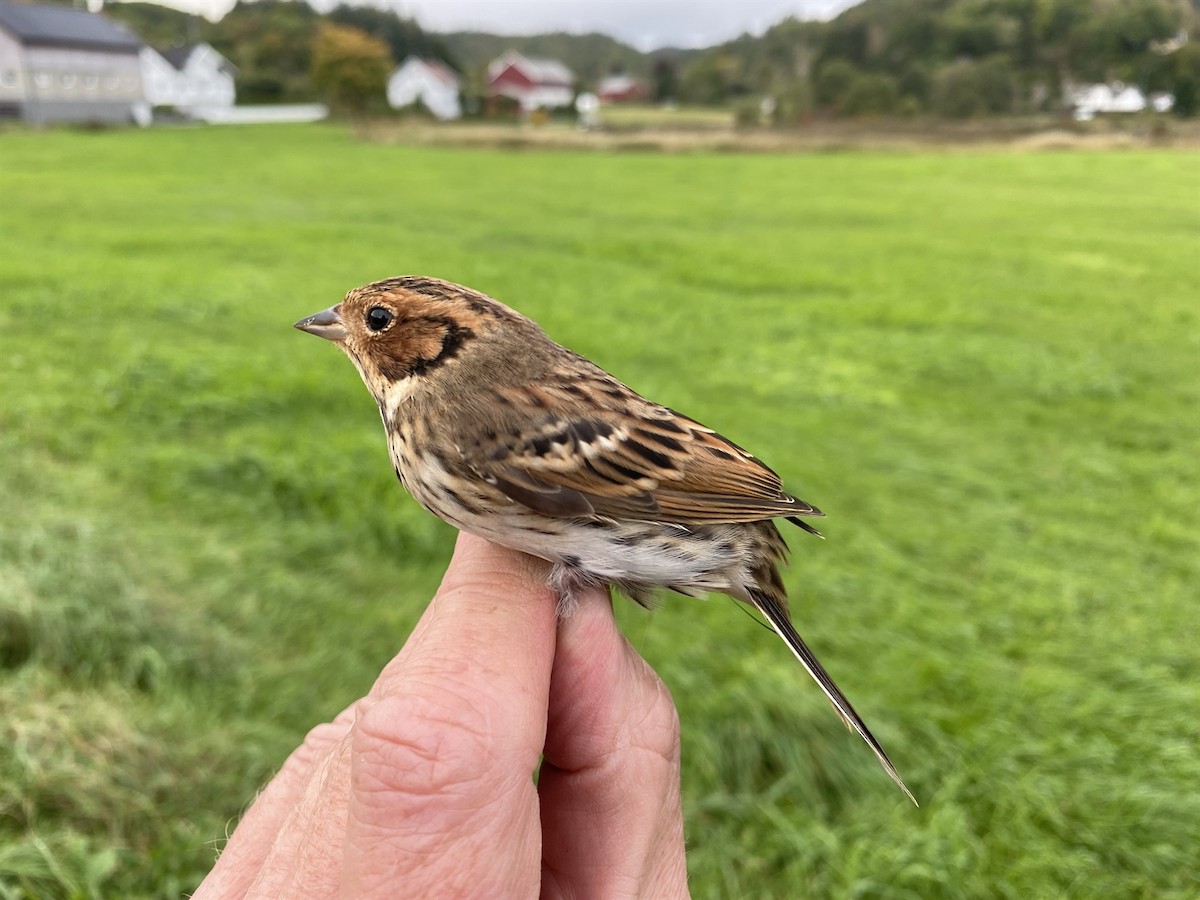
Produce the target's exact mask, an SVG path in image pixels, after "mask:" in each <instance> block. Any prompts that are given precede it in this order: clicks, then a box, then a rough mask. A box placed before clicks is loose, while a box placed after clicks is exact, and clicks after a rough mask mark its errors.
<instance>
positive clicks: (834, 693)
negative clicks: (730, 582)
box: [750, 589, 920, 806]
mask: <svg viewBox="0 0 1200 900" xmlns="http://www.w3.org/2000/svg"><path fill="white" fill-rule="evenodd" d="M750 596H751V598H752V599H753V600H754V605H755V606H757V607H758V608H759V609H760V610H762V614H763V615H764V616H766V617H767V619H768V620H769V621H770V623H771V625H772V627H773V628H774V629H775V631H776V633H777V634H778V635H779V636H780V637H781V638H783V640H784V643H786V644H787V645H788V646H789V647H790V648H791V649H792V652H793V653H794V654H796V658H797V659H798V660H800V664H801V665H803V666H804V668H805V670H807V672H808V674H809V675H811V676H812V678H813V681H815V682H816V683H817V684H818V685H820V687H821V690H822V691H824V692H825V696H826V697H828V698H829V702H830V703H832V704H833V708H834V709H836V710H837V713H838V715H839V716H841V717H842V721H843V722H845V723H846V727H847V728H852V729H854V730H855V731H857V732H858V733H859V735H860V736H861V737H862V739H863V740H864V741H866V742H867V746H868V747H870V748H871V751H872V752H873V753H874V754H875V757H876V758H877V759H878V760H879V763H880V765H882V766H883V770H884V771H885V772H887V773H888V775H890V776H891V778H892V781H894V782H896V784H898V785H900V790H902V791H904V793H905V795H906V796H907V797H908V799H909V800H911V801H912V802H913V805H914V806H920V804H919V803H917V798H916V797H914V796H913V795H912V791H910V790H909V789H908V785H906V784H905V783H904V780H903V779H902V778H901V777H900V773H899V772H897V771H896V767H895V766H893V765H892V761H891V760H890V759H888V755H887V754H886V753H884V751H883V747H881V746H880V744H879V741H877V740H875V735H873V734H871V730H870V729H869V728H867V724H866V723H865V722H864V721H863V720H862V718H861V717H860V716H859V715H858V713H856V712H855V711H854V707H853V706H851V705H850V701H849V700H847V699H846V695H845V694H843V693H842V692H841V690H840V689H839V688H838V686H837V684H835V683H834V680H833V679H832V678H831V677H830V676H829V673H828V672H826V671H825V667H824V666H822V665H821V663H820V662H818V661H817V658H816V656H814V655H813V652H812V651H811V650H809V649H808V645H807V644H805V643H804V641H803V639H802V638H801V637H800V635H799V634H797V633H796V629H795V627H794V626H793V625H792V620H791V619H790V618H789V617H788V614H787V611H786V610H785V609H784V608H783V607H782V606H780V604H779V602H778V601H777V600H775V599H773V598H772V597H769V596H767V595H766V594H765V593H763V592H761V591H758V590H754V589H751V590H750Z"/></svg>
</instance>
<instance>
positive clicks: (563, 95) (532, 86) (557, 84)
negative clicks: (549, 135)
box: [487, 50, 575, 112]
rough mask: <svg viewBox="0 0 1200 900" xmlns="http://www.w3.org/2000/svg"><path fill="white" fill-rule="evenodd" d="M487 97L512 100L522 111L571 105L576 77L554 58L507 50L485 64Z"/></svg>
mask: <svg viewBox="0 0 1200 900" xmlns="http://www.w3.org/2000/svg"><path fill="white" fill-rule="evenodd" d="M487 74H488V86H487V93H488V96H489V97H511V98H512V99H514V100H516V101H517V102H518V103H519V104H520V105H521V110H522V111H523V112H530V111H532V110H535V109H556V108H558V107H563V106H570V105H571V102H572V101H573V100H574V98H575V75H574V73H573V72H572V71H571V70H570V69H568V68H567V67H566V66H564V65H563V64H562V63H560V62H559V61H558V60H556V59H531V58H529V57H527V56H522V55H521V54H520V53H517V52H516V51H515V50H509V51H508V52H507V53H505V54H504V55H503V56H499V57H497V58H496V59H494V60H492V62H491V63H490V64H489V65H488V71H487Z"/></svg>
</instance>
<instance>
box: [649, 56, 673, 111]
mask: <svg viewBox="0 0 1200 900" xmlns="http://www.w3.org/2000/svg"><path fill="white" fill-rule="evenodd" d="M678 96H679V70H678V69H677V68H676V66H675V61H674V60H672V59H670V58H668V57H666V56H660V57H659V58H658V59H656V60H655V61H654V68H653V69H652V70H651V73H650V97H651V99H653V100H654V102H655V103H665V102H666V101H668V100H674V99H675V98H676V97H678Z"/></svg>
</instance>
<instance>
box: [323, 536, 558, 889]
mask: <svg viewBox="0 0 1200 900" xmlns="http://www.w3.org/2000/svg"><path fill="white" fill-rule="evenodd" d="M547 572H548V569H547V567H546V565H545V564H544V563H541V562H539V561H537V560H533V559H532V558H530V557H527V556H524V555H523V554H520V553H516V552H515V551H511V550H506V549H503V548H501V547H497V546H495V545H493V544H490V543H488V542H487V541H484V540H482V539H480V538H475V537H471V536H469V535H461V536H460V537H459V541H458V545H457V547H456V550H455V554H454V559H453V560H452V562H451V564H450V568H449V569H448V570H447V573H446V577H445V579H444V580H443V582H442V586H441V588H440V589H439V590H438V593H437V595H436V596H435V597H434V599H433V601H432V602H431V603H430V605H429V608H428V609H427V610H426V611H425V614H424V615H423V616H422V617H421V621H420V623H419V624H418V625H417V628H416V629H415V630H414V632H413V634H412V636H411V637H410V638H409V640H408V642H407V643H406V644H405V647H404V649H403V650H402V651H401V653H400V654H399V655H398V656H397V657H396V658H395V659H394V660H393V661H392V662H391V663H389V664H388V666H387V668H386V669H385V670H384V672H383V674H382V675H380V677H379V679H378V681H376V683H375V686H374V687H373V688H372V689H371V692H370V694H369V695H368V696H367V697H366V698H365V699H364V700H363V702H362V707H361V709H360V712H359V715H358V720H357V722H356V724H355V726H354V737H353V748H352V755H351V759H352V762H351V775H350V778H351V796H350V810H349V813H350V815H349V821H348V823H347V838H346V840H347V851H348V852H347V855H346V868H345V871H344V872H343V881H342V887H343V892H344V893H347V894H348V895H353V896H362V897H366V896H372V895H374V894H376V893H379V895H381V896H387V895H388V891H393V890H394V888H395V884H396V883H397V881H396V879H398V878H402V879H404V881H403V883H405V884H406V886H407V887H406V890H408V889H411V890H410V893H412V894H413V895H414V896H415V895H420V894H421V890H428V891H431V892H433V891H437V892H446V891H449V892H450V893H451V894H452V893H454V890H453V886H454V885H455V884H457V883H458V882H459V881H460V880H461V881H462V882H463V884H464V886H466V885H469V886H470V888H471V889H472V890H478V889H479V888H480V886H481V885H483V884H487V885H490V886H491V887H492V888H494V889H495V892H493V893H492V894H491V895H492V896H502V895H503V896H508V895H514V894H520V893H525V892H526V890H527V888H528V885H527V884H525V883H524V882H525V881H526V880H527V879H530V878H532V879H533V884H536V878H537V875H538V869H539V864H540V863H539V861H540V856H541V841H540V825H539V821H538V809H537V795H536V791H535V788H534V785H533V772H534V770H535V768H536V766H537V763H538V757H539V754H540V752H541V750H542V745H543V743H544V740H545V733H546V712H547V702H548V701H547V698H548V696H549V689H550V671H551V666H552V663H553V659H554V647H555V602H556V598H555V596H554V593H553V592H552V591H551V590H550V588H549V587H548V586H547V583H546V576H547ZM496 846H506V847H509V848H512V849H511V851H510V852H507V853H506V854H505V857H504V860H503V863H502V864H501V865H497V864H496V861H495V860H492V861H491V862H490V863H488V864H486V869H485V870H484V871H472V866H471V865H469V864H465V863H464V860H472V859H474V860H479V861H480V864H481V865H484V864H485V863H487V861H488V860H489V859H490V858H491V857H492V856H493V855H494V848H495V847H496ZM488 851H493V852H491V853H489V852H488ZM418 888H419V889H418Z"/></svg>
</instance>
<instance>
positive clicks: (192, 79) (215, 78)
mask: <svg viewBox="0 0 1200 900" xmlns="http://www.w3.org/2000/svg"><path fill="white" fill-rule="evenodd" d="M141 68H142V82H143V83H144V84H145V90H146V100H147V102H148V103H149V104H150V105H151V106H170V107H174V108H175V109H178V110H180V111H181V112H185V113H188V114H189V115H194V116H196V117H197V118H200V119H204V118H209V117H211V116H214V115H218V114H219V113H220V112H221V111H222V110H227V109H229V108H230V107H231V106H233V104H234V101H235V99H236V93H237V92H236V89H235V86H234V76H235V75H236V74H237V68H236V67H235V66H234V65H233V64H232V63H231V62H230V61H229V60H227V59H226V58H225V57H224V56H222V55H221V54H220V53H218V52H217V51H216V50H214V49H213V48H212V47H211V46H210V45H209V44H205V43H200V44H193V45H191V46H187V47H172V48H171V49H170V50H165V51H163V52H162V53H159V52H157V51H156V50H154V49H153V48H151V47H143V48H142V52H141Z"/></svg>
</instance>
